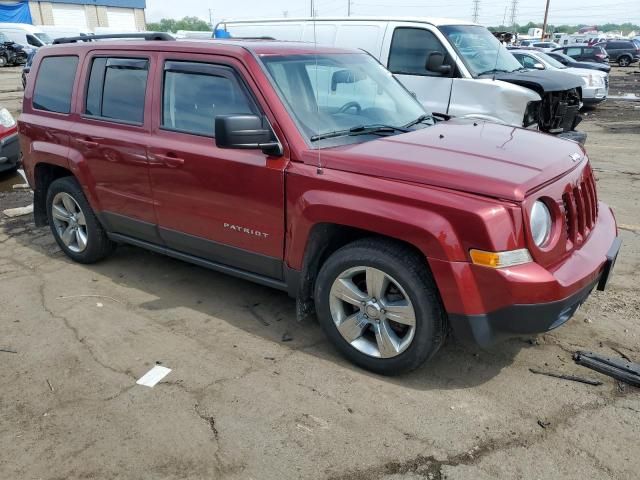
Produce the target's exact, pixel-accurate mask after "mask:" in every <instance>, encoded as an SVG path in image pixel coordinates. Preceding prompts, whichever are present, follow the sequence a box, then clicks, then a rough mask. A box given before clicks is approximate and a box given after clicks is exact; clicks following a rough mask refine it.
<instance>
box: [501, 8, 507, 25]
mask: <svg viewBox="0 0 640 480" xmlns="http://www.w3.org/2000/svg"><path fill="white" fill-rule="evenodd" d="M506 21H507V7H504V15H503V16H502V26H503V27H506V25H505V23H504V22H506Z"/></svg>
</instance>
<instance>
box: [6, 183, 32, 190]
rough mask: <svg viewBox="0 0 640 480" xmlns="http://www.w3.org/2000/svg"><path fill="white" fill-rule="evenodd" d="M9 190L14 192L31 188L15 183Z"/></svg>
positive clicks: (25, 184) (24, 184)
mask: <svg viewBox="0 0 640 480" xmlns="http://www.w3.org/2000/svg"><path fill="white" fill-rule="evenodd" d="M11 188H12V189H14V190H29V189H30V188H31V187H30V186H29V184H28V183H16V184H15V185H13V186H12V187H11Z"/></svg>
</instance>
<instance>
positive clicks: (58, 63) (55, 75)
mask: <svg viewBox="0 0 640 480" xmlns="http://www.w3.org/2000/svg"><path fill="white" fill-rule="evenodd" d="M77 68H78V57H77V56H75V55H73V56H72V55H68V56H60V57H46V58H43V59H42V62H40V68H39V69H38V76H37V78H36V87H35V90H34V92H33V108H35V109H38V110H44V111H47V112H56V113H69V112H70V111H71V95H72V93H73V82H74V81H75V78H76V70H77Z"/></svg>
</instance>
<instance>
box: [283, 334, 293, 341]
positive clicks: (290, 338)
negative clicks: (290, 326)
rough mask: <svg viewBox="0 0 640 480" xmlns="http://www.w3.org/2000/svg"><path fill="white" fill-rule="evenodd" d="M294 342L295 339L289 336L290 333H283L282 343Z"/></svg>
mask: <svg viewBox="0 0 640 480" xmlns="http://www.w3.org/2000/svg"><path fill="white" fill-rule="evenodd" d="M292 340H293V337H292V336H291V335H289V334H288V333H283V334H282V341H283V342H290V341H292Z"/></svg>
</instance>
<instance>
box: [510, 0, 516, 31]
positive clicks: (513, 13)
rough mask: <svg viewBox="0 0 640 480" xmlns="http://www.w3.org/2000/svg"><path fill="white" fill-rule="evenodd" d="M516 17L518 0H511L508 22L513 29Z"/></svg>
mask: <svg viewBox="0 0 640 480" xmlns="http://www.w3.org/2000/svg"><path fill="white" fill-rule="evenodd" d="M517 17H518V0H512V1H511V20H510V22H509V23H510V24H511V26H512V27H513V28H514V29H515V26H516V18H517Z"/></svg>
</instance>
